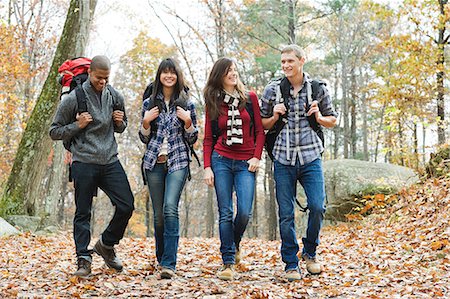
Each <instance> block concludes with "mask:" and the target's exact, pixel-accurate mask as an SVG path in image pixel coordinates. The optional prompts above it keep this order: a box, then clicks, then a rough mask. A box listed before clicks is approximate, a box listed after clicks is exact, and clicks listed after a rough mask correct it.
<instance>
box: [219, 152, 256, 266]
mask: <svg viewBox="0 0 450 299" xmlns="http://www.w3.org/2000/svg"><path fill="white" fill-rule="evenodd" d="M211 166H212V170H213V172H214V187H215V189H216V196H217V204H218V207H219V234H220V252H221V253H222V261H223V264H224V265H227V264H234V263H235V260H234V257H235V254H236V248H239V243H240V242H241V239H242V235H243V234H244V231H245V228H246V227H247V224H248V221H249V219H250V215H251V211H252V205H253V197H254V192H255V191H254V190H255V173H254V172H250V171H249V170H248V163H247V161H245V160H233V159H228V158H225V157H223V156H221V155H219V154H218V153H217V152H216V151H213V154H212V157H211ZM233 190H235V191H236V198H237V201H236V202H237V213H236V217H235V218H234V221H233Z"/></svg>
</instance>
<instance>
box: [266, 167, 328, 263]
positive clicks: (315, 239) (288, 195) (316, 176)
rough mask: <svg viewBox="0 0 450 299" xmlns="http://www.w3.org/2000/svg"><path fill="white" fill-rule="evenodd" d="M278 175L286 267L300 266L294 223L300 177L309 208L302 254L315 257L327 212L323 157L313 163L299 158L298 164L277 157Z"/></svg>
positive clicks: (279, 210) (275, 175) (276, 175)
mask: <svg viewBox="0 0 450 299" xmlns="http://www.w3.org/2000/svg"><path fill="white" fill-rule="evenodd" d="M274 177H275V183H276V194H277V196H276V197H277V202H278V215H279V223H280V235H281V257H282V259H283V262H284V263H285V264H286V267H285V270H291V269H296V268H297V267H298V257H297V252H298V250H299V246H298V243H297V237H296V234H295V224H294V208H295V206H294V205H295V204H294V200H295V196H296V190H297V188H296V187H297V181H298V182H300V184H301V185H302V187H303V189H304V190H305V194H306V198H307V202H308V211H309V215H308V227H307V229H306V238H303V239H302V241H303V252H302V254H306V255H308V256H309V257H315V255H316V247H317V246H318V245H319V232H320V229H321V227H322V221H323V216H324V213H325V183H324V178H323V171H322V160H321V159H320V158H319V159H316V160H314V161H312V162H311V163H308V164H305V165H300V163H299V160H298V159H297V161H296V164H295V166H287V165H283V164H281V163H279V162H278V161H275V164H274Z"/></svg>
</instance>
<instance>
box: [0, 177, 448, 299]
mask: <svg viewBox="0 0 450 299" xmlns="http://www.w3.org/2000/svg"><path fill="white" fill-rule="evenodd" d="M449 187H450V181H449V180H430V181H427V182H426V183H425V184H424V185H422V186H416V187H413V188H412V189H410V190H407V191H403V192H400V194H398V198H397V201H396V202H395V203H394V204H393V205H391V206H390V207H388V208H383V210H381V211H378V212H377V213H375V214H372V215H371V216H369V217H367V218H365V219H363V220H362V221H359V222H355V223H346V224H341V225H338V226H331V227H327V228H326V229H324V231H323V233H322V239H321V245H320V246H319V253H320V258H321V261H322V262H323V264H324V268H325V271H324V272H323V273H322V274H321V275H319V276H310V275H308V274H306V270H305V269H304V264H303V263H302V264H301V266H302V271H303V279H302V280H301V281H299V282H295V283H288V282H286V281H285V280H284V278H283V263H282V262H281V258H280V254H279V247H280V243H279V242H277V241H261V240H248V239H244V240H243V243H242V252H243V255H242V257H243V262H242V264H241V265H239V266H238V267H236V268H237V269H236V270H237V279H236V280H234V281H232V282H223V281H220V280H218V279H217V278H216V277H215V273H216V271H217V270H218V269H219V267H220V265H221V258H220V254H219V241H218V239H201V238H196V239H182V240H181V241H180V247H179V254H178V269H177V277H176V278H175V279H172V280H161V279H159V272H158V270H157V269H156V268H155V264H156V263H155V257H154V242H153V239H124V240H123V241H122V242H121V244H120V245H119V246H118V248H117V249H118V254H119V256H120V257H121V258H122V260H123V261H124V263H125V267H126V270H124V271H123V272H122V273H116V272H114V271H111V270H108V269H106V268H105V267H104V265H103V262H102V261H101V258H100V257H98V256H94V263H93V268H92V269H93V276H92V277H91V278H90V279H78V278H76V277H73V276H72V275H71V273H73V272H74V271H75V257H74V253H73V251H74V246H73V241H72V237H71V235H70V234H69V233H66V234H61V235H57V236H47V237H37V236H33V235H31V234H23V235H20V236H12V237H6V238H0V297H5V298H10V297H11V298H15V297H21V298H23V297H25V298H41V297H50V298H57V297H61V298H64V297H66V298H69V297H70V298H90V297H113V298H204V299H219V298H254V299H270V298H439V297H450V287H449V286H450V274H449V273H450V257H449V253H450V252H449V251H450V226H449V223H450V222H449V221H450V195H449Z"/></svg>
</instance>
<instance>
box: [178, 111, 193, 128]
mask: <svg viewBox="0 0 450 299" xmlns="http://www.w3.org/2000/svg"><path fill="white" fill-rule="evenodd" d="M177 117H178V118H179V119H181V120H182V121H184V128H185V129H188V128H189V127H190V126H191V125H192V120H191V111H189V110H184V109H183V108H181V107H180V106H178V107H177Z"/></svg>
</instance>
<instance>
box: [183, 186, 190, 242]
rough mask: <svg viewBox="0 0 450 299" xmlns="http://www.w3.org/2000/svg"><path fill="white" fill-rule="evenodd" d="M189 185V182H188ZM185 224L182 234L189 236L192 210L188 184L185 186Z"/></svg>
mask: <svg viewBox="0 0 450 299" xmlns="http://www.w3.org/2000/svg"><path fill="white" fill-rule="evenodd" d="M186 185H187V184H186ZM183 193H184V225H183V230H182V231H181V236H182V237H184V238H187V236H188V233H189V220H190V219H189V210H190V208H191V207H190V203H191V201H190V196H189V195H188V192H187V186H185V187H184V191H183Z"/></svg>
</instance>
